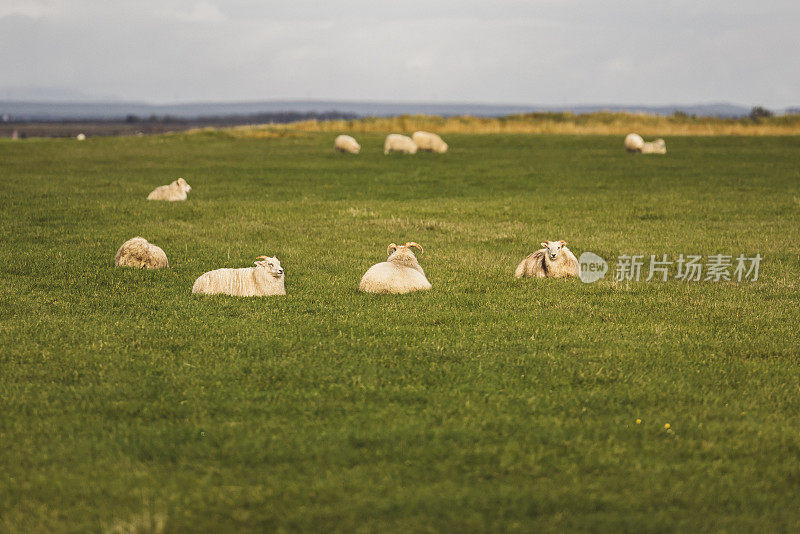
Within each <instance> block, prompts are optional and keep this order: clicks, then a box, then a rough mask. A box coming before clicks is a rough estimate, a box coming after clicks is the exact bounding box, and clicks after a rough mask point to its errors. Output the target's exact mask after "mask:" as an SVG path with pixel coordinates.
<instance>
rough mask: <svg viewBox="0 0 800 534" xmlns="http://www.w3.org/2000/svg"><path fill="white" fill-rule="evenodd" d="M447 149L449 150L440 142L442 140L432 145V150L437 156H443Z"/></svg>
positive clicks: (445, 144)
mask: <svg viewBox="0 0 800 534" xmlns="http://www.w3.org/2000/svg"><path fill="white" fill-rule="evenodd" d="M448 148H449V147H448V146H447V143H445V142H444V141H442V140H439V141H438V142H437V143H436V144H435V145H434V150H436V152H438V153H439V154H444V153H445V152H447V149H448Z"/></svg>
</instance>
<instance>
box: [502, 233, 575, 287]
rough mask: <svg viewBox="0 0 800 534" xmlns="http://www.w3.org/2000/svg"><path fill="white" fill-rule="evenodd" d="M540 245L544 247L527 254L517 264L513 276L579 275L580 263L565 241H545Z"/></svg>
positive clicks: (562, 276) (556, 276)
mask: <svg viewBox="0 0 800 534" xmlns="http://www.w3.org/2000/svg"><path fill="white" fill-rule="evenodd" d="M542 246H543V247H544V248H542V249H539V250H537V251H536V252H534V253H533V254H530V255H528V256H527V257H526V258H525V259H524V260H522V261H521V262H520V264H519V265H517V270H516V271H514V277H515V278H522V277H523V276H529V277H534V278H545V277H554V278H569V277H576V278H578V277H580V275H581V264H580V263H578V259H577V258H576V257H575V255H574V254H573V253H572V251H571V250H570V249H568V248H567V242H566V241H545V242H544V243H542Z"/></svg>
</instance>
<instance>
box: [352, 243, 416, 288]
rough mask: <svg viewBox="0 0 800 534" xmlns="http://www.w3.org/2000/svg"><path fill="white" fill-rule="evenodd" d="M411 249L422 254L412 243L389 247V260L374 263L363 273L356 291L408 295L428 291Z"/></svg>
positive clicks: (387, 251)
mask: <svg viewBox="0 0 800 534" xmlns="http://www.w3.org/2000/svg"><path fill="white" fill-rule="evenodd" d="M411 247H416V248H418V249H419V251H420V253H422V252H423V250H422V246H421V245H420V244H418V243H414V242H413V241H412V242H409V243H406V244H405V245H400V246H397V245H395V244H394V243H392V244H391V245H389V248H388V249H387V250H386V253H387V254H388V255H389V258H388V259H387V260H386V261H384V262H381V263H376V264H375V265H373V266H372V267H370V268H369V270H367V272H366V273H364V276H363V277H362V278H361V283H360V284H359V285H358V290H359V291H363V292H364V293H410V292H411V291H421V290H425V289H430V288H431V283H430V282H428V279H427V278H426V277H425V271H423V270H422V267H420V265H419V262H417V257H416V256H414V253H413V252H412V251H411Z"/></svg>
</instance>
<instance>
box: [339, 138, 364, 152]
mask: <svg viewBox="0 0 800 534" xmlns="http://www.w3.org/2000/svg"><path fill="white" fill-rule="evenodd" d="M333 148H335V149H336V150H338V151H339V152H348V153H350V154H358V153H359V151H360V150H361V145H359V144H358V141H356V140H355V139H354V138H352V137H350V136H349V135H340V136H338V137H337V138H336V139H335V140H334V142H333Z"/></svg>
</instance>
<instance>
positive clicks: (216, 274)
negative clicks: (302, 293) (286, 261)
mask: <svg viewBox="0 0 800 534" xmlns="http://www.w3.org/2000/svg"><path fill="white" fill-rule="evenodd" d="M256 260H259V261H255V262H253V263H254V264H255V267H244V268H241V269H217V270H215V271H209V272H207V273H203V274H201V275H200V276H199V277H198V278H197V280H195V281H194V285H193V286H192V293H204V294H206V295H218V294H222V295H231V296H233V297H266V296H270V295H285V294H286V289H285V287H284V285H283V267H281V262H280V261H278V258H276V257H272V258H270V257H267V256H259V257H258V258H256Z"/></svg>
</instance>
